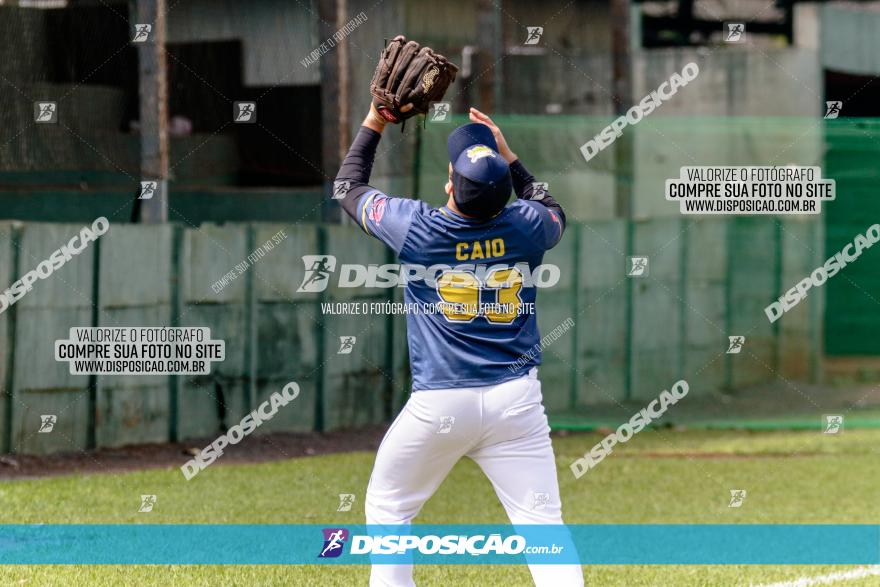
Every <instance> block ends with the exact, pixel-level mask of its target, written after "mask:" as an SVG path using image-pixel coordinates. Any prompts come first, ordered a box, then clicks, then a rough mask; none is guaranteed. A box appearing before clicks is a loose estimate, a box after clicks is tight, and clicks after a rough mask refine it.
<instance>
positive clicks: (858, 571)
mask: <svg viewBox="0 0 880 587" xmlns="http://www.w3.org/2000/svg"><path fill="white" fill-rule="evenodd" d="M872 575H880V565H875V566H870V567H858V568H855V569H853V570H851V571H841V572H839V573H831V574H828V575H819V576H817V577H801V578H799V579H795V580H793V581H783V582H781V583H768V584H764V585H757V586H755V587H809V586H810V585H831V584H833V583H837V582H838V581H849V580H851V579H862V578H864V577H870V576H872Z"/></svg>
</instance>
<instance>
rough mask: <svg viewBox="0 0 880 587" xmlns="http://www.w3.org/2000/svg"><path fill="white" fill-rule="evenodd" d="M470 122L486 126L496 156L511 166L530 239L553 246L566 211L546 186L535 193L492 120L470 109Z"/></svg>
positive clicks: (531, 181)
mask: <svg viewBox="0 0 880 587" xmlns="http://www.w3.org/2000/svg"><path fill="white" fill-rule="evenodd" d="M470 119H471V122H479V123H480V124H485V125H486V126H488V127H489V129H490V130H491V131H492V135H493V136H494V137H495V142H496V143H497V144H498V153H499V154H500V155H501V156H502V157H504V159H505V161H507V163H508V165H510V177H511V180H512V182H513V191H514V192H516V196H517V198H519V199H520V200H525V201H527V202H528V203H527V204H526V206H523V207H522V210H523V211H524V214H525V215H526V216H527V220H530V222H529V224H530V225H531V227H532V228H533V232H534V234H532V235H530V236H532V237H533V238H534V239H535V242H537V243H539V244H540V245H542V248H544V249H551V248H553V247H555V246H556V244H557V243H559V241H560V239H562V233H563V232H564V231H565V211H564V210H563V209H562V205H561V204H560V203H559V202H557V201H556V200H555V199H554V198H553V196H551V195H550V190H549V189H547V187H546V184H544V185H542V186H541V187H540V192H539V191H538V190H539V188H538V185H537V184H538V182H537V181H535V176H533V175H532V174H531V173H530V172H529V170H528V169H526V166H525V165H523V163H522V161H520V160H519V157H517V155H516V153H514V152H513V151H511V150H510V147H509V146H508V145H507V140H505V138H504V135H503V134H502V133H501V129H500V128H498V126H497V125H496V124H495V123H494V122H492V119H491V118H489V117H488V116H486V115H485V114H483V113H482V112H480V111H479V110H477V109H476V108H471V110H470Z"/></svg>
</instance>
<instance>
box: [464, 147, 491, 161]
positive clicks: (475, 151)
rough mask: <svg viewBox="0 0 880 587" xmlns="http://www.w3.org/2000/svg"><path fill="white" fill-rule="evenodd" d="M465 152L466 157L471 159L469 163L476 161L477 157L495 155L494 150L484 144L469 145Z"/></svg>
mask: <svg viewBox="0 0 880 587" xmlns="http://www.w3.org/2000/svg"><path fill="white" fill-rule="evenodd" d="M465 153H466V154H467V156H468V159H470V160H471V163H476V162H477V161H478V160H479V159H482V158H484V157H495V152H494V151H493V150H492V149H490V148H489V147H486V146H485V145H477V146H476V147H471V148H470V149H468V150H467V151H465Z"/></svg>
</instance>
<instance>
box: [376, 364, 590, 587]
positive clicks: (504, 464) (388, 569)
mask: <svg viewBox="0 0 880 587" xmlns="http://www.w3.org/2000/svg"><path fill="white" fill-rule="evenodd" d="M542 399H543V398H542V396H541V382H540V381H538V379H537V369H532V370H531V372H530V373H529V375H528V376H525V377H521V378H519V379H515V380H513V381H506V382H504V383H500V384H498V385H491V386H486V387H469V388H457V389H442V390H441V389H432V390H427V391H417V392H414V393H413V394H412V395H411V396H410V399H409V401H408V402H407V403H406V406H404V409H403V410H401V412H400V414H399V415H398V416H397V419H395V420H394V423H393V424H391V428H389V430H388V432H387V433H386V434H385V438H384V439H383V440H382V444H381V446H380V447H379V451H378V454H377V455H376V463H375V465H374V466H373V474H372V476H371V477H370V484H369V487H368V488H367V499H366V505H365V508H366V514H367V524H387V525H405V524H409V523H410V522H411V521H412V519H413V518H415V517H416V515H417V514H418V513H419V510H421V508H422V505H424V503H425V502H426V501H427V500H428V498H430V497H431V495H433V494H434V492H435V491H436V490H437V488H438V487H439V486H440V483H442V482H443V479H445V478H446V476H447V475H448V474H449V471H450V470H452V467H453V466H454V465H455V463H456V462H458V460H459V459H461V458H462V457H464V456H467V457H470V458H471V459H473V460H474V461H475V462H476V463H477V465H479V466H480V468H481V469H482V470H483V472H484V473H485V474H486V476H487V477H488V478H489V480H490V481H491V482H492V485H493V487H494V488H495V493H496V494H497V495H498V499H500V500H501V503H502V505H503V506H504V509H505V510H507V516H508V517H509V518H510V522H511V523H512V524H514V525H517V524H562V509H561V504H560V500H559V484H558V481H557V479H556V461H555V457H554V455H553V447H552V446H551V444H550V426H549V425H548V424H547V416H546V415H545V414H544V406H543V404H542ZM453 418H454V420H453ZM465 497H466V496H465ZM529 571H531V573H532V578H533V579H534V581H535V585H537V586H538V587H545V586H549V587H580V586H581V585H583V584H584V579H583V573H582V569H581V566H580V565H553V564H548V565H537V564H535V565H529ZM412 575H413V568H412V565H411V564H408V565H404V564H400V565H387V564H377V565H373V567H372V571H371V573H370V586H371V587H411V586H414V585H415V583H414V582H413V578H412Z"/></svg>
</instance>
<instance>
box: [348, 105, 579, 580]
mask: <svg viewBox="0 0 880 587" xmlns="http://www.w3.org/2000/svg"><path fill="white" fill-rule="evenodd" d="M402 110H403V111H405V110H406V106H404V108H403V109H402ZM470 119H471V121H472V123H471V124H466V125H464V126H461V127H459V128H457V129H456V130H454V131H453V132H452V133H451V134H450V135H449V139H448V148H449V180H448V181H447V182H446V186H445V191H446V193H447V195H448V201H447V202H446V205H445V206H443V207H441V208H436V209H435V208H431V207H430V206H428V205H427V204H425V203H424V202H421V201H417V200H411V199H406V198H392V197H389V196H387V195H386V194H384V193H382V192H381V191H380V190H378V189H376V188H374V187H372V186H370V185H369V180H370V172H371V169H372V166H373V159H374V155H375V152H376V147H377V146H378V144H379V140H380V139H381V137H382V131H383V130H384V129H385V126H386V124H387V118H386V117H384V116H382V115H380V114H379V112H378V111H377V109H376V107H375V105H374V106H371V108H370V113H369V114H368V115H367V117H366V119H365V120H364V122H363V125H362V126H361V128H360V130H359V132H358V134H357V137H356V138H355V139H354V142H353V144H352V146H351V149H350V150H349V152H348V155H347V156H346V157H345V160H344V162H343V163H342V167H341V169H340V170H339V174H338V175H337V177H336V181H337V182H340V181H347V182H349V184H348V185H349V190H348V192H347V194H346V195H345V197H344V198H342V199H341V200H339V201H340V203H341V205H342V207H343V208H344V209H345V211H346V212H347V213H348V214H349V216H351V218H352V219H354V221H355V222H356V223H357V224H358V226H360V228H361V229H362V230H363V231H364V232H365V233H367V234H368V235H370V236H373V237H375V238H377V239H379V240H381V241H382V242H384V243H385V244H386V245H388V246H389V247H391V248H392V249H393V250H394V252H395V253H396V254H397V255H398V257H399V259H400V261H401V263H403V264H404V265H405V266H423V267H430V266H436V265H445V266H450V267H452V269H450V270H449V271H446V272H443V273H442V274H440V275H437V276H435V281H433V282H432V281H430V280H429V279H427V278H426V279H412V280H408V283H407V284H406V288H405V290H404V301H405V303H406V304H408V305H419V306H421V307H431V306H433V307H440V308H442V311H437V312H433V313H432V312H424V313H422V312H419V313H409V314H407V331H408V343H409V354H410V362H411V366H412V378H413V393H412V394H411V396H410V399H409V401H408V402H407V403H406V406H405V407H404V409H403V410H402V411H401V413H400V415H399V416H398V417H397V419H396V420H395V421H394V423H393V424H392V425H391V427H390V429H389V430H388V432H387V434H386V435H385V438H384V439H383V441H382V444H381V446H380V447H379V451H378V454H377V455H376V463H375V465H374V468H373V473H372V476H371V478H370V484H369V488H368V489H367V497H366V506H365V507H366V515H367V523H368V524H378V525H402V524H409V523H410V522H411V521H412V519H413V518H414V517H415V516H416V515H417V514H418V513H419V510H420V509H421V508H422V506H423V505H424V503H425V502H426V501H427V500H428V498H430V497H431V495H432V494H433V493H434V492H435V491H436V490H437V488H438V487H439V485H440V483H441V482H442V481H443V479H444V478H445V477H446V476H447V474H448V473H449V471H450V470H451V469H452V467H453V466H454V465H455V463H456V462H458V461H459V459H461V458H462V457H465V456H467V457H470V458H471V459H473V460H474V461H475V462H476V463H477V465H479V466H480V468H481V469H482V470H483V472H484V473H485V474H486V476H487V477H488V478H489V480H490V481H491V482H492V485H493V486H494V488H495V492H496V494H497V495H498V498H499V499H500V500H501V503H502V504H503V506H504V508H505V510H506V511H507V515H508V517H509V518H510V521H511V523H512V524H514V525H518V524H562V523H563V522H562V513H561V504H560V499H559V486H558V482H557V477H556V464H555V459H554V455H553V448H552V446H551V444H550V427H549V426H548V424H547V417H546V415H545V413H544V406H543V404H542V396H541V383H540V382H539V381H538V376H537V366H538V364H539V363H540V353H539V352H537V349H539V344H538V341H539V339H540V335H539V334H538V327H537V319H536V316H535V313H534V311H523V309H528V308H530V307H531V308H533V307H534V302H535V295H536V291H535V287H530V284H528V283H526V280H524V279H523V275H522V273H523V272H522V271H521V270H520V269H518V268H517V267H516V265H517V264H518V263H519V264H521V265H520V266H519V267H520V268H522V267H523V265H522V264H526V265H527V266H528V267H529V268H530V269H534V268H535V267H537V266H538V265H540V264H541V263H542V258H543V256H544V252H545V251H546V250H548V249H550V248H552V247H553V246H555V245H556V244H557V243H558V242H559V240H560V239H561V238H562V233H563V231H564V229H565V214H564V212H563V211H562V207H561V206H560V205H559V203H558V202H556V200H554V199H553V197H552V196H550V194H549V193H548V192H547V190H546V184H540V183H537V182H535V178H534V177H532V175H531V174H530V173H529V172H528V170H527V169H526V168H525V166H524V165H523V164H522V162H520V161H519V159H518V158H517V156H516V155H515V154H514V153H513V152H512V151H511V150H510V148H509V147H508V146H507V143H506V142H505V140H504V136H503V135H502V134H501V131H500V130H499V129H498V127H497V126H496V125H495V124H494V123H493V122H492V120H491V119H490V118H489V117H488V116H486V115H485V114H483V113H482V112H480V111H478V110H476V109H475V108H471V109H470ZM536 186H540V187H539V188H538V187H536ZM535 190H538V191H537V192H536V193H535V196H536V198H539V199H530V198H531V196H532V195H533V191H535ZM511 191H514V192H516V195H517V199H516V200H515V201H514V202H513V203H510V204H508V200H509V198H510V194H511ZM481 265H482V266H483V267H482V268H483V270H482V271H480V270H479V269H478V267H479V266H481ZM487 267H488V270H485V269H486V268H487ZM529 569H530V571H531V573H532V578H533V579H534V581H535V584H536V585H539V586H545V585H552V586H553V587H563V586H566V587H567V586H578V585H583V575H582V570H581V567H580V565H552V564H550V565H537V564H535V565H529ZM370 585H372V586H380V585H381V586H395V587H397V586H408V585H415V583H413V578H412V565H403V564H401V565H386V564H381V565H373V567H372V572H371V576H370Z"/></svg>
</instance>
